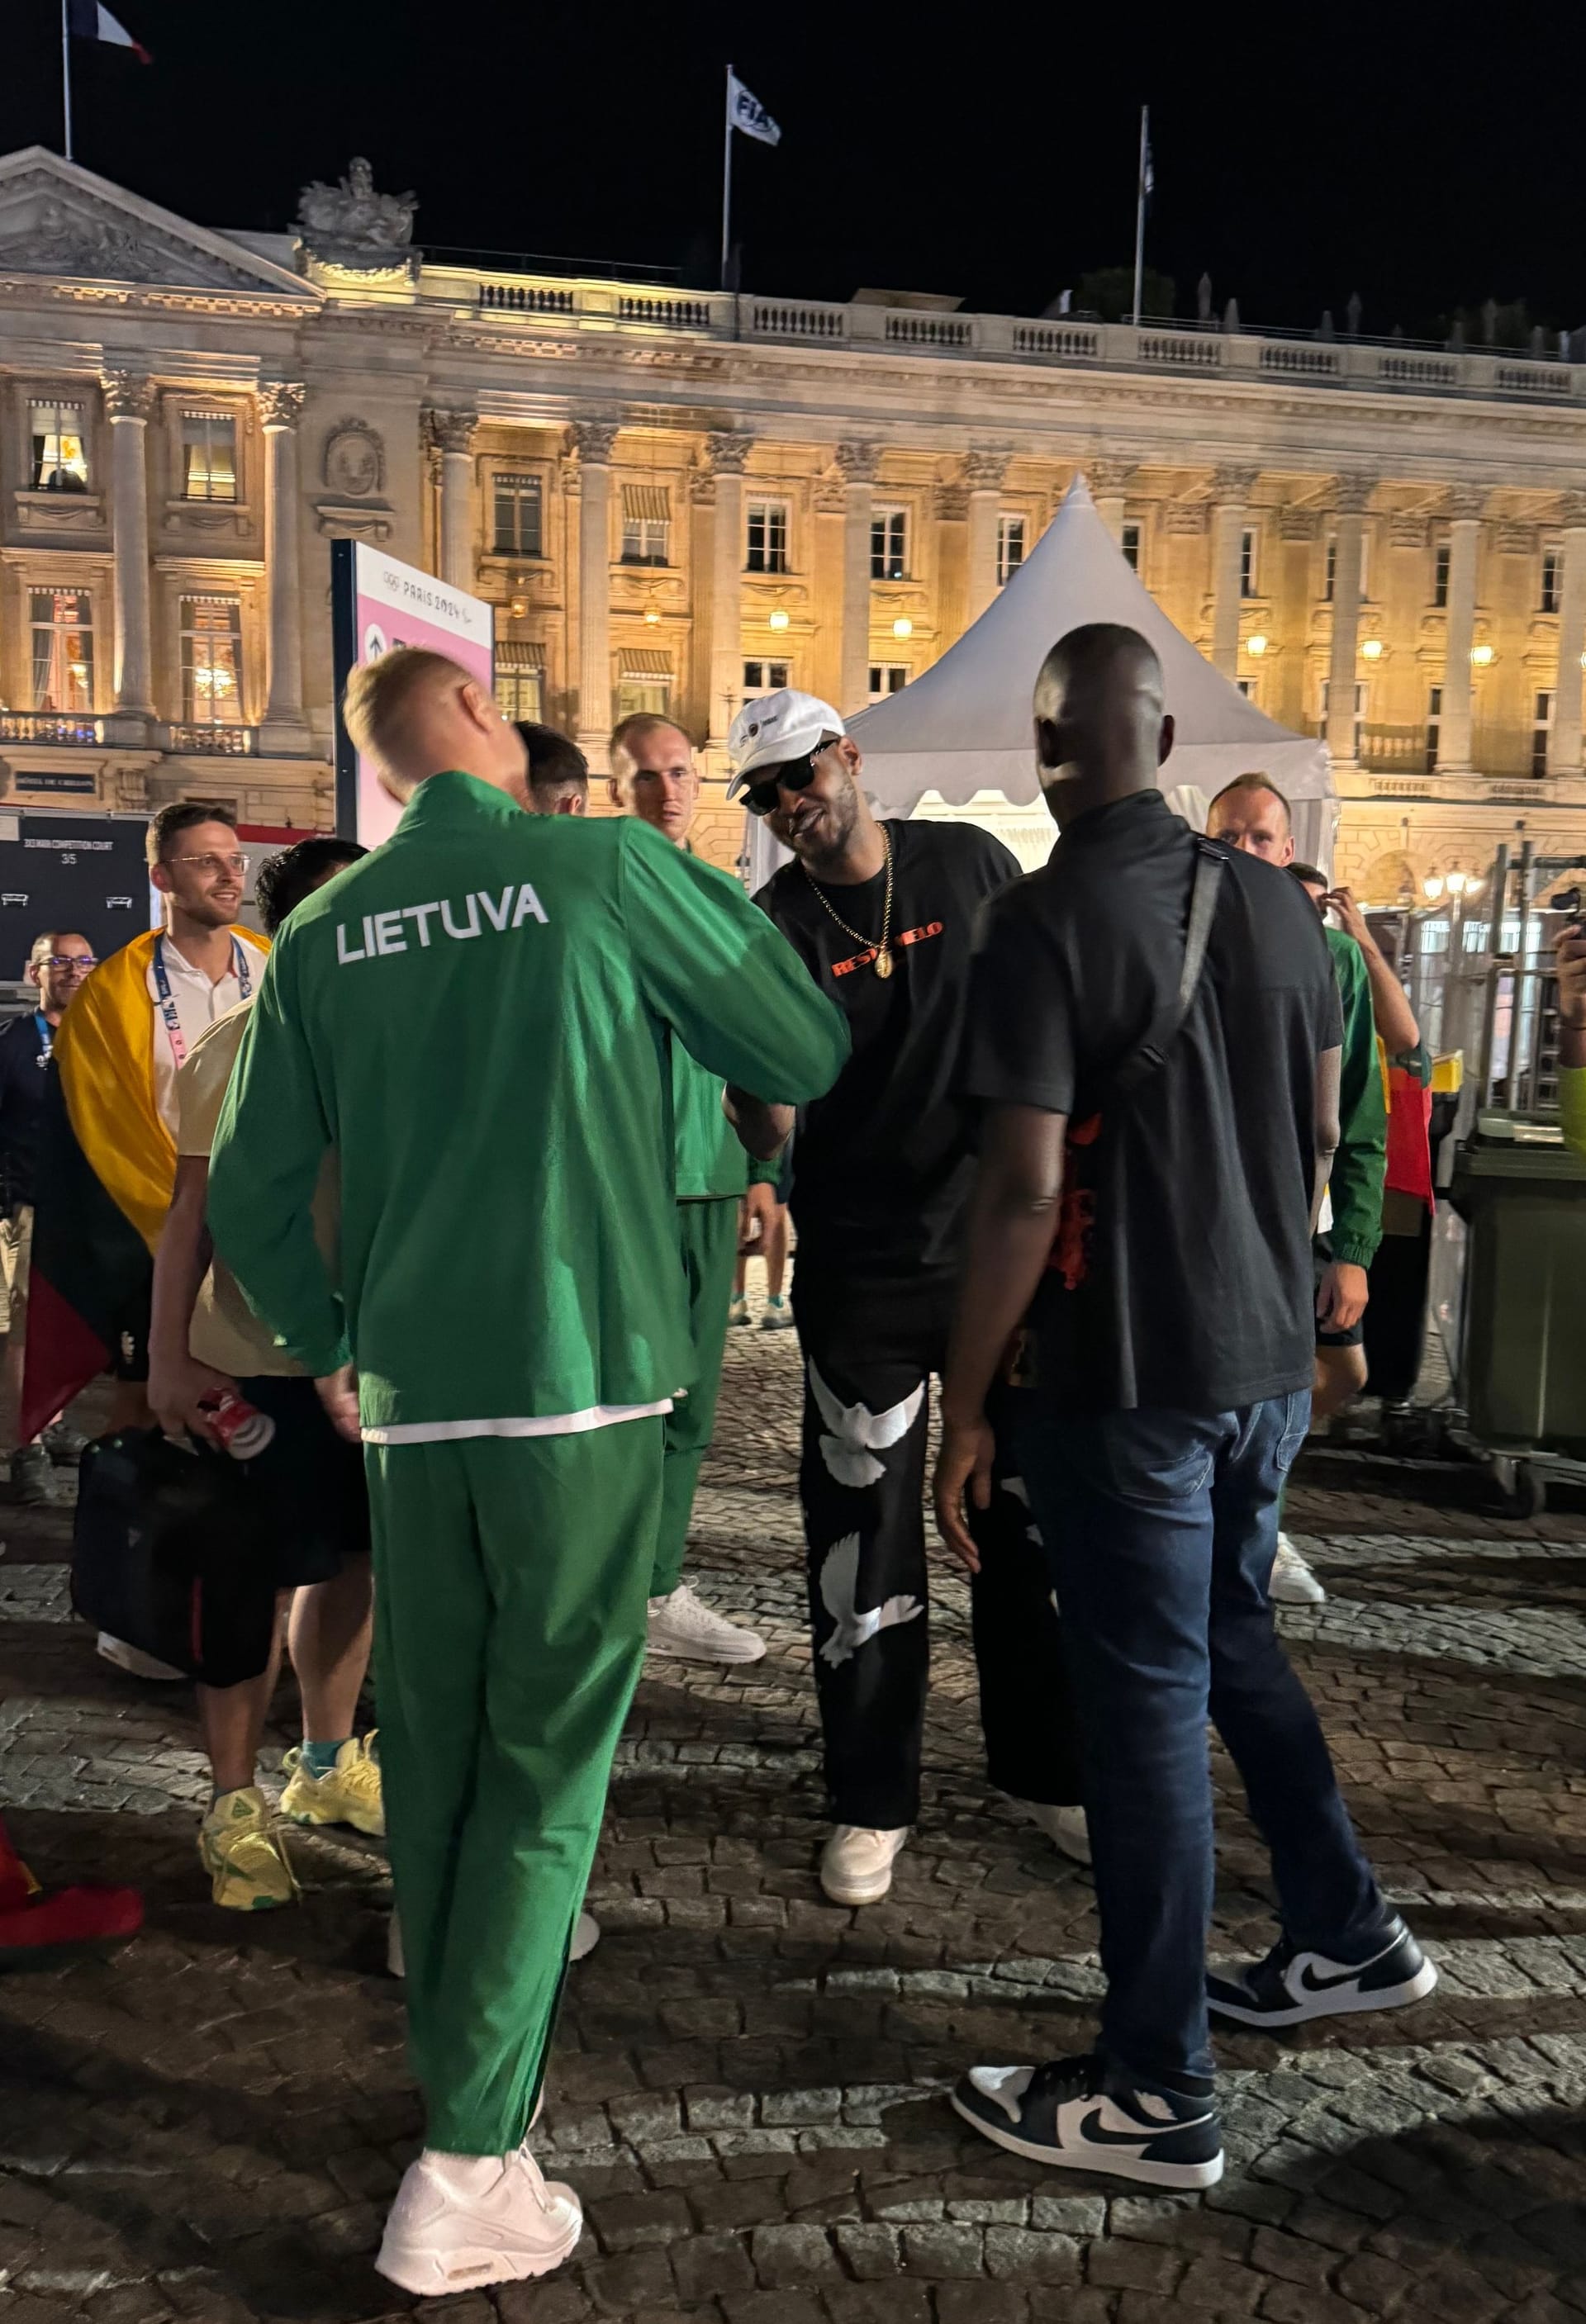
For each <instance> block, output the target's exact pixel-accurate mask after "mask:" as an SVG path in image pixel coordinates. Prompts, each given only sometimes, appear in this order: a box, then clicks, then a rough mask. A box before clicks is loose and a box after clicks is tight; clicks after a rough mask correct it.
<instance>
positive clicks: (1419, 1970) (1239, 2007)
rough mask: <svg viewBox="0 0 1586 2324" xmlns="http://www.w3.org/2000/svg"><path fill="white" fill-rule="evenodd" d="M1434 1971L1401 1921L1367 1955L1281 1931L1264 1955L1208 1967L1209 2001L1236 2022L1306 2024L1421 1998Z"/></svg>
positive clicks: (1404, 2004) (1216, 2010)
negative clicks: (1325, 1949)
mask: <svg viewBox="0 0 1586 2324" xmlns="http://www.w3.org/2000/svg"><path fill="white" fill-rule="evenodd" d="M1436 1983H1437V1971H1436V1970H1435V1969H1434V1968H1433V1966H1432V1963H1431V1962H1430V1961H1429V1960H1427V1958H1426V1956H1425V1953H1424V1952H1423V1951H1422V1950H1421V1948H1420V1946H1419V1945H1418V1944H1417V1943H1416V1942H1415V1938H1414V1937H1413V1936H1411V1934H1410V1932H1409V1931H1408V1929H1406V1926H1405V1924H1404V1923H1403V1922H1402V1921H1397V1920H1396V1921H1395V1922H1394V1923H1393V1925H1392V1926H1391V1928H1389V1929H1388V1932H1387V1933H1386V1934H1385V1936H1384V1937H1383V1939H1382V1941H1381V1943H1380V1944H1379V1946H1378V1949H1377V1950H1376V1951H1375V1952H1374V1953H1372V1954H1371V1956H1370V1958H1369V1960H1362V1961H1339V1960H1329V1959H1328V1957H1327V1955H1326V1954H1325V1953H1309V1952H1302V1951H1301V1950H1300V1949H1299V1947H1298V1946H1297V1945H1296V1944H1295V1942H1294V1941H1293V1940H1292V1938H1289V1937H1280V1938H1279V1939H1278V1941H1277V1944H1275V1945H1274V1946H1273V1948H1272V1950H1271V1951H1270V1952H1269V1953H1268V1956H1267V1958H1266V1960H1261V1961H1252V1962H1251V1964H1250V1966H1249V1968H1248V1969H1236V1970H1234V1971H1233V1972H1232V1973H1231V1975H1223V1976H1219V1975H1218V1974H1217V1973H1216V1972H1215V1971H1208V1973H1207V1977H1206V2006H1207V2008H1208V2009H1209V2010H1210V2011H1211V2012H1212V2015H1213V2017H1226V2018H1230V2019H1231V2020H1232V2022H1233V2023H1234V2024H1236V2025H1263V2026H1268V2027H1272V2028H1278V2027H1282V2026H1285V2025H1307V2024H1310V2022H1311V2020H1312V2019H1313V2018H1314V2017H1352V2016H1355V2015H1359V2014H1360V2013H1361V2012H1362V2011H1365V2010H1368V2009H1405V2008H1407V2007H1408V2006H1409V2005H1410V2003H1411V2002H1412V2001H1424V2000H1425V1997H1426V1996H1427V1995H1428V1994H1429V1993H1430V1992H1431V1991H1432V1988H1433V1987H1434V1985H1435V1984H1436Z"/></svg>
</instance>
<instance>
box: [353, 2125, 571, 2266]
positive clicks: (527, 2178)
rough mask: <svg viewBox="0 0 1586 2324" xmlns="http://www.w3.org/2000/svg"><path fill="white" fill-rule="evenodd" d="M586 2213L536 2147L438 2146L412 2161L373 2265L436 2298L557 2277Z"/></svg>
mask: <svg viewBox="0 0 1586 2324" xmlns="http://www.w3.org/2000/svg"><path fill="white" fill-rule="evenodd" d="M583 2226H584V2213H583V2210H582V2209H581V2208H580V2205H579V2202H578V2198H577V2197H576V2195H575V2194H574V2192H573V2190H572V2189H571V2188H570V2187H564V2186H562V2185H560V2184H559V2183H558V2181H555V2180H552V2181H550V2182H549V2184H548V2183H547V2181H545V2179H544V2178H543V2177H542V2176H541V2174H540V2170H539V2164H538V2163H536V2162H535V2160H534V2157H533V2156H532V2155H531V2154H530V2152H529V2149H528V2148H527V2146H521V2147H519V2149H518V2150H517V2152H516V2153H514V2154H502V2155H496V2154H438V2153H432V2152H431V2150H430V2149H429V2147H426V2148H425V2150H424V2152H423V2153H422V2154H421V2155H420V2157H419V2160H418V2161H417V2163H410V2164H409V2166H408V2168H407V2170H406V2171H405V2172H404V2173H403V2174H402V2183H401V2186H400V2187H399V2188H398V2189H397V2194H396V2200H395V2202H394V2203H393V2204H392V2207H391V2211H390V2213H389V2215H388V2217H387V2218H386V2222H385V2234H384V2236H383V2237H382V2239H381V2245H380V2252H379V2256H378V2257H377V2258H376V2260H375V2262H374V2264H375V2266H376V2267H377V2268H378V2269H379V2270H380V2273H381V2274H382V2275H383V2276H386V2277H389V2279H390V2281H391V2282H392V2283H396V2284H400V2285H401V2288H402V2290H403V2291H404V2292H420V2293H427V2294H429V2295H430V2296H432V2297H433V2296H434V2295H436V2294H438V2293H440V2292H473V2291H476V2290H477V2289H478V2288H479V2287H480V2286H481V2285H482V2284H486V2283H521V2282H524V2281H525V2280H526V2279H527V2278H529V2277H531V2276H536V2275H549V2273H550V2271H551V2269H552V2268H553V2267H560V2265H561V2264H562V2262H563V2261H564V2260H565V2259H567V2257H568V2256H569V2255H571V2253H572V2250H573V2247H574V2246H575V2245H576V2242H577V2240H578V2237H579V2235H580V2233H581V2232H582V2230H583Z"/></svg>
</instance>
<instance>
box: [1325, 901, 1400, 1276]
mask: <svg viewBox="0 0 1586 2324" xmlns="http://www.w3.org/2000/svg"><path fill="white" fill-rule="evenodd" d="M1326 936H1327V949H1328V951H1329V952H1330V953H1331V954H1332V970H1333V974H1334V975H1335V976H1336V977H1337V979H1338V994H1339V999H1340V1001H1342V1004H1343V1050H1342V1056H1340V1058H1339V1061H1338V1065H1339V1073H1338V1114H1339V1140H1338V1151H1337V1153H1336V1154H1335V1155H1334V1156H1333V1157H1332V1177H1331V1179H1330V1180H1329V1183H1328V1188H1327V1192H1328V1195H1329V1198H1330V1200H1331V1202H1332V1229H1331V1235H1332V1256H1333V1258H1334V1259H1348V1260H1350V1261H1351V1263H1352V1264H1353V1265H1354V1266H1356V1267H1369V1266H1370V1264H1371V1261H1372V1260H1373V1259H1375V1258H1376V1256H1377V1246H1378V1244H1379V1242H1380V1241H1381V1240H1382V1184H1383V1174H1384V1172H1385V1170H1386V1169H1387V1167H1388V1102H1387V1099H1386V1097H1385V1096H1384V1093H1383V1088H1382V1068H1381V1066H1380V1065H1379V1064H1378V1061H1377V1024H1376V1019H1374V1018H1373V1016H1372V1014H1371V980H1370V978H1369V976H1368V975H1367V973H1366V962H1365V955H1364V954H1362V952H1361V950H1360V945H1358V944H1357V943H1356V942H1355V940H1354V938H1353V936H1346V935H1345V934H1344V932H1343V930H1342V928H1329V929H1327V931H1326Z"/></svg>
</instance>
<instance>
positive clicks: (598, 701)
mask: <svg viewBox="0 0 1586 2324" xmlns="http://www.w3.org/2000/svg"><path fill="white" fill-rule="evenodd" d="M568 436H569V439H570V441H571V444H572V447H573V448H574V450H575V451H576V453H577V455H578V741H579V743H580V745H581V746H583V747H585V748H586V749H588V748H593V749H594V750H595V752H597V753H598V754H599V758H600V763H601V764H602V765H604V763H605V760H604V753H605V749H606V745H607V743H608V742H609V741H610V739H611V731H612V545H611V504H612V447H613V445H614V444H615V442H616V440H617V423H616V421H615V420H575V422H574V423H573V426H572V427H571V429H569V430H568Z"/></svg>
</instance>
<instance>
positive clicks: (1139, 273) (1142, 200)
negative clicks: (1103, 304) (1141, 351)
mask: <svg viewBox="0 0 1586 2324" xmlns="http://www.w3.org/2000/svg"><path fill="white" fill-rule="evenodd" d="M1150 150H1151V108H1150V106H1148V105H1142V106H1141V107H1140V172H1139V180H1138V182H1137V185H1136V188H1135V205H1134V327H1135V328H1136V330H1137V331H1138V330H1139V327H1140V292H1141V291H1142V289H1143V288H1144V285H1145V276H1146V156H1147V154H1148V152H1150Z"/></svg>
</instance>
